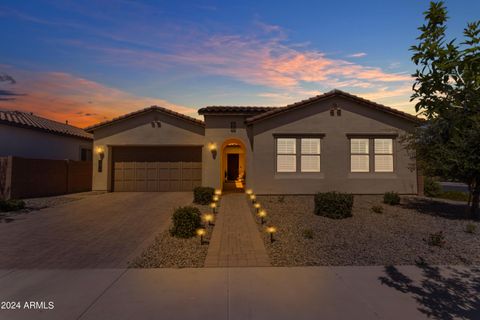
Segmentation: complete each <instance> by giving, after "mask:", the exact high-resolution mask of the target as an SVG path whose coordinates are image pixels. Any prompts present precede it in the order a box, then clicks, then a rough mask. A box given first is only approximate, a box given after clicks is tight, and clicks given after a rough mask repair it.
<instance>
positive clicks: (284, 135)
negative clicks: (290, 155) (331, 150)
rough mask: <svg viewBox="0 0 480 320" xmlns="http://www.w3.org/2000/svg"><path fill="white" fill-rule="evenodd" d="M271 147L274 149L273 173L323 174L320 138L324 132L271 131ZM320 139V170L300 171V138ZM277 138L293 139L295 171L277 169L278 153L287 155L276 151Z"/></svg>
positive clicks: (323, 135) (318, 175)
mask: <svg viewBox="0 0 480 320" xmlns="http://www.w3.org/2000/svg"><path fill="white" fill-rule="evenodd" d="M272 136H273V138H274V139H273V143H274V145H273V147H274V150H275V156H274V157H273V161H274V168H275V175H289V176H292V175H301V177H307V176H308V175H312V176H316V177H320V176H321V175H323V171H322V164H321V161H322V156H321V153H322V149H323V147H322V140H323V138H324V137H325V134H324V133H273V134H272ZM302 138H304V139H320V171H307V172H303V171H301V165H302V164H301V156H302V154H301V152H302V150H301V139H302ZM278 139H295V152H296V154H295V156H296V157H295V171H278V157H277V156H278V155H287V154H279V153H278V152H277V150H278V149H277V145H278Z"/></svg>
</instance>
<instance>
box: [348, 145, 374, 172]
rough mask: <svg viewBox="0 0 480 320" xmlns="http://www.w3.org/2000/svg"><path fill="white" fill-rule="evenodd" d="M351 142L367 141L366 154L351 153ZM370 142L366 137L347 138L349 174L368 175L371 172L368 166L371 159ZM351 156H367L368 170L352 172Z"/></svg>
mask: <svg viewBox="0 0 480 320" xmlns="http://www.w3.org/2000/svg"><path fill="white" fill-rule="evenodd" d="M352 140H367V152H366V153H357V152H355V153H353V152H352ZM370 140H371V139H370V138H366V137H350V138H349V146H348V147H349V148H348V149H349V153H350V172H351V173H369V172H371V166H370V160H371V159H370V154H371V152H370V149H371V148H370ZM353 156H367V159H368V161H367V164H368V168H367V170H366V171H353V168H352V158H353Z"/></svg>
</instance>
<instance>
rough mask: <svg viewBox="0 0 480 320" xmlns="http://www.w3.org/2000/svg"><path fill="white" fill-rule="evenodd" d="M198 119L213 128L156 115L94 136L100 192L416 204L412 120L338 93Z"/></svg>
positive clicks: (100, 129)
mask: <svg viewBox="0 0 480 320" xmlns="http://www.w3.org/2000/svg"><path fill="white" fill-rule="evenodd" d="M198 112H199V114H200V115H203V117H204V119H205V121H200V120H197V119H194V118H191V117H187V116H185V115H182V114H179V113H176V112H173V111H171V110H168V109H165V108H161V107H156V106H154V107H150V108H146V109H143V110H140V111H136V112H133V113H130V114H127V115H124V116H121V117H118V118H116V119H113V120H111V121H107V122H103V123H100V124H97V125H94V126H92V127H90V128H87V129H86V130H87V131H89V132H91V133H93V135H94V146H95V150H96V152H95V155H94V162H95V165H94V170H93V171H94V172H93V190H108V191H180V190H191V189H192V188H194V187H196V186H200V185H203V186H211V187H214V188H223V189H236V188H238V189H241V188H245V187H246V188H251V189H253V190H254V191H255V192H256V193H257V194H313V193H315V192H319V191H332V190H337V191H343V192H350V193H355V194H379V193H384V192H385V191H396V192H399V193H402V194H417V190H418V189H417V184H418V181H417V172H416V170H415V168H414V166H412V165H413V164H414V160H413V159H411V157H410V156H409V154H408V153H407V151H406V150H405V148H404V147H403V146H402V144H401V141H400V138H401V136H402V135H404V134H405V133H406V132H409V131H412V130H413V129H414V128H415V126H416V125H418V123H419V119H418V118H417V117H415V116H413V115H410V114H407V113H404V112H401V111H398V110H396V109H392V108H389V107H386V106H383V105H380V104H377V103H374V102H372V101H368V100H365V99H362V98H360V97H357V96H354V95H352V94H349V93H346V92H343V91H340V90H333V91H330V92H328V93H325V94H322V95H319V96H316V97H313V98H310V99H307V100H303V101H300V102H297V103H294V104H291V105H288V106H285V107H278V108H273V107H235V106H210V107H205V108H202V109H200V110H199V111H198Z"/></svg>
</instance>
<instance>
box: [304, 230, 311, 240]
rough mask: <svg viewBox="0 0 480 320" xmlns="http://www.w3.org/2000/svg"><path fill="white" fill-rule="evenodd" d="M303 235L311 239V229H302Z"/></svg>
mask: <svg viewBox="0 0 480 320" xmlns="http://www.w3.org/2000/svg"><path fill="white" fill-rule="evenodd" d="M303 237H304V238H305V239H313V230H312V229H305V230H303Z"/></svg>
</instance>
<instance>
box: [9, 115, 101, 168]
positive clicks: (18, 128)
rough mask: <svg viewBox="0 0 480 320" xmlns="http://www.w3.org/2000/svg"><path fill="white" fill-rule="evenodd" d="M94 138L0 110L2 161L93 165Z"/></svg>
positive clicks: (44, 120) (76, 129) (49, 121)
mask: <svg viewBox="0 0 480 320" xmlns="http://www.w3.org/2000/svg"><path fill="white" fill-rule="evenodd" d="M92 144H93V136H92V135H91V134H90V133H88V132H86V131H84V130H83V129H80V128H77V127H74V126H71V125H68V124H66V123H60V122H56V121H53V120H49V119H45V118H42V117H39V116H36V115H34V114H32V113H28V112H21V111H6V110H0V157H5V156H16V157H23V158H33V159H50V160H64V159H69V160H78V161H91V159H92Z"/></svg>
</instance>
